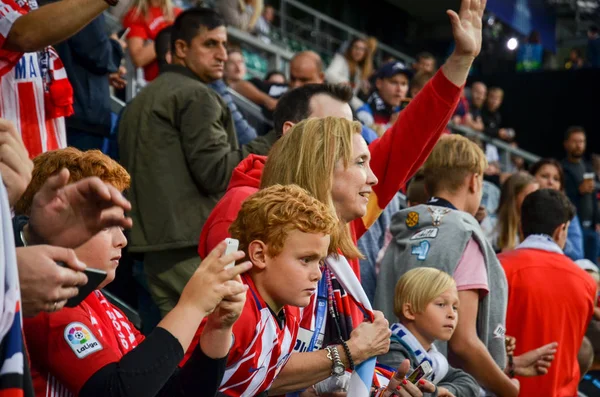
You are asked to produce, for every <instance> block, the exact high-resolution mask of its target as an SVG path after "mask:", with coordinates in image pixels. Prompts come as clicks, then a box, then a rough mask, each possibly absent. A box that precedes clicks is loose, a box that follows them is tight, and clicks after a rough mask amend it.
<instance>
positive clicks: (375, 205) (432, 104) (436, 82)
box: [354, 70, 462, 238]
mask: <svg viewBox="0 0 600 397" xmlns="http://www.w3.org/2000/svg"><path fill="white" fill-rule="evenodd" d="M461 92H462V87H457V86H455V85H454V84H453V83H452V82H450V80H448V79H447V78H446V76H444V73H443V72H442V71H441V70H440V71H439V72H437V73H436V75H435V76H434V77H433V79H431V81H430V82H429V83H427V85H426V86H425V87H424V88H423V90H422V91H421V92H420V93H419V95H417V96H416V97H415V99H413V100H412V101H411V102H410V104H409V105H408V106H407V107H406V109H404V110H403V111H402V112H400V116H399V117H398V120H397V121H396V122H395V123H394V125H393V126H392V127H391V128H390V129H389V130H387V132H386V133H385V134H384V135H383V136H382V137H381V138H380V139H377V140H375V141H373V142H372V143H371V144H370V145H369V151H370V152H371V168H372V169H373V173H374V174H375V176H377V179H379V183H378V184H377V185H375V186H374V187H373V191H374V193H375V194H372V195H371V197H370V199H369V206H368V208H367V214H366V215H365V216H364V217H363V218H362V219H357V220H355V221H354V222H355V227H356V234H357V237H358V238H360V237H361V236H362V235H363V234H364V233H365V231H366V230H367V229H368V228H369V227H370V226H371V225H372V224H373V223H374V222H375V221H376V220H377V218H378V217H379V215H380V214H381V212H382V211H383V209H384V208H385V207H386V206H387V205H388V203H389V202H390V201H391V200H392V198H394V195H395V194H396V193H397V192H398V190H400V187H401V186H402V185H404V184H405V183H406V182H407V181H408V180H409V179H410V178H411V177H412V176H413V175H414V174H415V173H416V172H417V170H418V169H419V168H420V167H421V166H422V165H423V163H424V162H425V160H426V159H427V157H428V156H429V154H430V153H431V151H432V150H433V147H434V146H435V144H436V143H437V141H438V139H439V137H440V135H441V134H442V132H443V131H444V129H445V128H446V125H447V124H448V121H449V120H450V117H451V116H452V113H453V112H454V109H455V108H456V105H457V104H458V100H459V99H460V95H461Z"/></svg>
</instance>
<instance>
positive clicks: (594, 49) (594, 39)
mask: <svg viewBox="0 0 600 397" xmlns="http://www.w3.org/2000/svg"><path fill="white" fill-rule="evenodd" d="M586 57H587V62H588V64H589V65H590V66H591V67H593V68H600V34H599V31H598V26H596V25H592V26H590V28H589V29H588V44H587V54H586Z"/></svg>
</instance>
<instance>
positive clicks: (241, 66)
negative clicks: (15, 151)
mask: <svg viewBox="0 0 600 397" xmlns="http://www.w3.org/2000/svg"><path fill="white" fill-rule="evenodd" d="M245 76H246V60H245V59H244V55H242V51H241V49H239V48H234V49H232V50H230V51H229V53H228V55H227V61H226V62H225V72H224V75H223V80H224V81H225V83H227V85H228V86H229V87H231V88H232V89H233V90H235V91H236V92H238V93H239V94H240V95H242V96H244V97H245V98H247V99H248V100H250V101H252V102H253V103H255V104H257V105H258V106H260V107H262V108H265V109H267V110H268V111H273V110H274V109H275V106H276V105H277V99H275V98H272V97H271V96H269V95H268V94H267V93H265V92H262V91H261V90H259V89H258V88H257V87H256V86H255V85H254V84H252V83H251V82H249V81H246V80H244V78H245ZM280 95H281V94H280ZM269 118H270V117H269Z"/></svg>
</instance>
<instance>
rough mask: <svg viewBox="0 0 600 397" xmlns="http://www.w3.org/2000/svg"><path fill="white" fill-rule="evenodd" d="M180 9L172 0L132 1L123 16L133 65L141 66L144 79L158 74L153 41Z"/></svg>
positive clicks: (171, 21)
mask: <svg viewBox="0 0 600 397" xmlns="http://www.w3.org/2000/svg"><path fill="white" fill-rule="evenodd" d="M179 13H181V9H179V8H177V7H175V6H173V2H172V0H135V1H134V2H133V4H132V6H131V9H130V10H129V11H128V12H127V14H126V15H125V17H123V26H124V27H125V28H129V29H130V30H129V33H128V34H127V45H128V47H129V55H130V56H131V61H132V62H133V65H134V66H135V67H138V68H142V67H143V68H144V79H145V80H146V81H152V80H154V79H155V78H156V77H157V76H158V63H157V62H156V52H155V51H154V43H153V41H154V40H155V39H156V35H157V34H158V32H160V31H161V30H162V29H164V28H165V27H167V26H170V25H172V24H173V21H174V20H175V18H176V17H177V15H179Z"/></svg>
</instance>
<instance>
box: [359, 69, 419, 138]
mask: <svg viewBox="0 0 600 397" xmlns="http://www.w3.org/2000/svg"><path fill="white" fill-rule="evenodd" d="M411 77H412V76H411V73H410V71H409V70H407V69H406V68H405V67H404V64H403V63H402V62H394V63H387V64H385V65H383V66H382V67H381V68H380V69H379V70H378V71H377V74H376V80H375V87H376V88H375V91H373V93H372V94H371V96H370V97H369V99H368V100H367V103H365V104H364V105H363V106H361V107H360V108H358V109H357V111H356V116H357V118H358V119H359V120H360V121H361V122H362V123H363V124H364V125H366V126H368V127H371V128H373V129H375V130H376V131H377V132H378V133H379V135H382V134H383V132H385V131H386V130H387V129H388V128H389V127H390V126H391V125H392V124H394V122H395V121H396V119H397V118H398V113H399V112H400V111H401V110H402V107H401V106H402V105H403V101H405V100H406V97H407V95H408V84H409V82H410V78H411Z"/></svg>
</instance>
